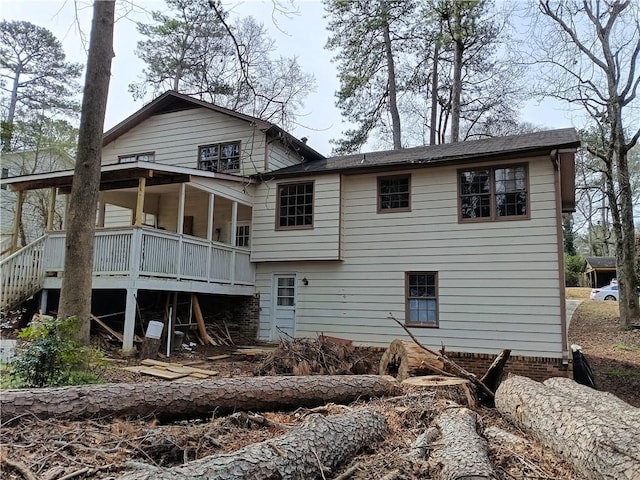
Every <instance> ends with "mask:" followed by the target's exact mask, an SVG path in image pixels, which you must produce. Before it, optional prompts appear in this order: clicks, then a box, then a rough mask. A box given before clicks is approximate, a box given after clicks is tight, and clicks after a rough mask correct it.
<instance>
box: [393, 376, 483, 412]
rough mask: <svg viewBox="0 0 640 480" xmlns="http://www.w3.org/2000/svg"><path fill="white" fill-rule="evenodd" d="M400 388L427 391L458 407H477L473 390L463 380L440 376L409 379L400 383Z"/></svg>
mask: <svg viewBox="0 0 640 480" xmlns="http://www.w3.org/2000/svg"><path fill="white" fill-rule="evenodd" d="M402 386H403V387H409V388H410V389H411V390H418V389H420V390H428V391H431V392H434V393H435V395H436V398H446V399H447V400H451V401H453V402H455V403H457V404H459V405H463V406H468V407H475V406H477V405H478V399H477V397H476V395H475V388H474V387H473V385H472V384H471V382H470V381H469V380H466V379H464V378H458V377H444V376H442V375H427V376H424V377H410V378H407V379H406V380H403V381H402Z"/></svg>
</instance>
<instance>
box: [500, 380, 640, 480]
mask: <svg viewBox="0 0 640 480" xmlns="http://www.w3.org/2000/svg"><path fill="white" fill-rule="evenodd" d="M495 403H496V408H497V409H498V411H499V412H500V413H501V414H503V415H504V416H506V417H507V418H508V419H509V420H511V421H512V422H513V423H515V424H516V425H517V426H518V427H520V428H521V429H523V430H525V431H527V432H529V433H530V434H531V435H532V436H533V437H535V438H536V439H538V440H539V441H540V442H541V443H543V444H544V445H545V446H547V447H548V448H550V449H552V450H553V451H554V452H555V453H557V454H558V455H560V456H561V457H563V458H564V459H565V460H567V461H568V462H569V463H570V464H572V465H573V466H574V467H575V468H576V470H578V471H580V472H581V473H582V474H583V475H584V476H585V477H586V478H589V479H594V480H601V479H606V480H633V479H638V478H640V455H639V453H640V451H639V448H638V445H640V430H638V428H637V425H636V426H635V427H632V426H630V425H628V424H626V423H622V422H620V421H616V419H615V417H613V416H611V415H605V414H602V413H601V412H597V411H594V409H593V408H592V407H590V406H587V405H586V404H584V403H582V402H580V401H578V400H574V399H572V398H571V397H569V396H565V395H563V394H562V393H559V392H556V391H555V390H554V389H552V388H550V387H547V386H545V385H544V384H542V383H538V382H536V381H534V380H531V379H529V378H526V377H520V376H511V377H509V378H507V379H506V380H504V381H503V382H502V383H501V384H500V386H499V387H498V390H497V391H496V396H495Z"/></svg>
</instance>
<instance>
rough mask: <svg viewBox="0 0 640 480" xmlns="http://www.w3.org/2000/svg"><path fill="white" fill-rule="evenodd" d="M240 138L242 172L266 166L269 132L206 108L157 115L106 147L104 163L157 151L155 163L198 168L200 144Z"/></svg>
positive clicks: (250, 171)
mask: <svg viewBox="0 0 640 480" xmlns="http://www.w3.org/2000/svg"><path fill="white" fill-rule="evenodd" d="M232 141H240V142H241V143H240V154H241V170H240V171H239V172H236V173H238V174H241V175H250V174H253V173H256V172H258V171H262V170H263V169H264V145H265V134H264V133H263V132H261V131H260V130H258V129H257V128H254V127H252V126H251V125H250V124H249V123H248V122H246V121H243V120H240V119H237V118H233V117H230V116H229V115H224V114H222V113H218V112H213V111H211V110H208V109H205V108H197V109H191V110H183V111H179V112H171V113H163V114H158V115H153V116H151V117H149V118H148V119H147V120H145V121H144V122H142V123H141V124H140V125H137V126H136V127H134V128H132V129H131V130H129V131H128V132H126V133H125V134H123V135H121V136H120V137H118V138H117V139H115V140H114V141H112V142H111V143H109V144H108V145H105V146H104V148H103V149H102V164H103V165H109V164H114V163H118V156H121V155H130V154H136V153H144V152H155V163H158V164H163V165H174V166H180V167H188V168H197V166H198V146H200V145H208V144H212V143H220V142H232Z"/></svg>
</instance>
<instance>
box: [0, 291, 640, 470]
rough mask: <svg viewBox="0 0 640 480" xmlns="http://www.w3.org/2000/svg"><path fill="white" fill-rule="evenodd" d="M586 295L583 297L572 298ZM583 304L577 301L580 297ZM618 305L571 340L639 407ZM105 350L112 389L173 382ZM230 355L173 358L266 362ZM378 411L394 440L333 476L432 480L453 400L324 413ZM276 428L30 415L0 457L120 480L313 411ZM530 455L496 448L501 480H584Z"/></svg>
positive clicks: (594, 307)
mask: <svg viewBox="0 0 640 480" xmlns="http://www.w3.org/2000/svg"><path fill="white" fill-rule="evenodd" d="M569 295H570V296H574V295H575V296H578V297H580V296H584V292H579V291H576V292H570V294H569ZM574 298H575V297H574ZM616 308H617V305H616V304H614V303H609V302H606V303H605V302H592V301H589V300H586V301H585V302H584V303H583V304H582V305H581V306H580V307H579V308H578V310H577V311H576V313H575V316H574V318H573V320H572V322H571V328H570V331H569V338H570V341H571V342H573V343H579V344H580V345H581V346H582V347H583V351H584V353H585V355H586V357H587V359H588V361H589V363H590V364H591V367H592V369H593V370H594V373H595V376H596V382H597V384H598V387H599V388H600V389H602V390H607V391H611V392H612V393H614V394H616V395H618V396H620V397H621V398H623V399H624V400H626V401H627V402H629V403H631V404H633V405H636V406H640V331H638V330H636V331H632V332H620V331H618V330H617V328H616V316H617V310H616ZM99 342H100V344H101V346H102V347H103V348H106V349H107V350H109V349H111V351H112V354H110V355H109V359H108V366H107V367H106V368H104V369H102V370H101V375H102V377H103V378H104V380H105V381H106V382H132V383H141V382H158V381H166V380H162V379H159V378H156V377H152V376H146V375H142V374H140V373H134V372H129V371H125V370H122V369H121V368H119V367H123V366H127V365H134V364H136V363H138V362H137V360H136V359H132V358H122V357H119V356H118V355H117V353H116V349H115V347H116V345H117V344H116V342H113V343H111V344H108V342H106V340H105V338H104V337H103V336H102V337H100V339H99ZM225 353H227V354H228V353H230V349H226V348H216V347H202V346H197V347H195V348H194V350H193V351H181V352H177V353H174V354H173V355H172V356H171V358H170V359H167V360H166V361H171V362H178V363H182V364H191V365H194V366H197V367H198V368H204V369H210V370H215V371H217V372H218V377H221V378H223V377H236V376H252V375H254V374H255V373H256V372H257V371H258V370H259V367H260V363H261V361H262V360H263V359H264V357H262V356H241V355H231V356H230V357H228V358H224V359H220V360H216V361H210V360H208V359H207V357H210V356H214V355H221V354H225ZM365 405H366V406H372V407H374V408H376V409H379V410H380V411H382V412H384V414H385V415H386V417H387V419H388V423H389V428H390V433H389V434H388V435H387V436H386V438H385V439H384V440H383V441H382V442H381V443H379V444H378V445H369V446H367V447H366V448H365V449H364V451H362V452H361V453H360V454H359V455H358V456H357V457H355V458H353V459H352V460H351V461H349V462H347V463H346V464H344V465H342V466H341V468H340V469H338V470H336V471H334V472H331V473H327V474H326V475H325V478H326V479H332V478H336V477H337V476H338V475H340V473H342V472H345V471H346V470H347V469H349V468H352V469H353V473H352V474H351V475H350V476H349V477H348V478H351V479H357V480H364V479H381V478H383V477H384V476H385V475H390V474H393V476H389V477H388V478H395V479H396V480H400V479H405V480H413V479H418V478H430V477H429V476H428V474H427V473H426V472H427V470H426V467H425V464H424V463H422V462H418V463H409V462H407V461H406V460H404V459H403V454H404V453H406V452H407V451H408V448H409V447H410V446H411V444H412V443H413V441H415V439H416V438H417V436H418V435H420V434H421V433H423V432H424V431H425V429H426V428H427V427H428V426H429V424H430V423H431V421H432V420H433V418H434V417H435V416H436V415H437V414H438V412H439V411H441V410H442V409H443V408H446V400H444V399H443V398H436V397H435V396H434V395H433V394H432V393H427V394H421V395H417V394H415V393H414V394H409V395H405V396H401V397H395V398H392V399H378V400H373V401H369V402H356V403H354V404H352V405H349V406H339V405H328V406H327V408H326V410H325V411H324V412H323V414H335V413H343V412H344V411H345V410H346V409H352V408H358V407H360V406H365ZM476 411H477V413H478V414H479V418H480V420H479V421H480V425H481V428H480V430H481V431H482V429H484V428H486V427H488V426H500V427H502V428H504V429H505V430H507V431H510V432H512V433H515V434H518V435H521V436H524V437H526V435H524V434H523V433H522V432H520V431H518V430H517V429H516V428H515V427H513V426H512V425H510V424H509V423H508V422H507V421H505V420H504V419H503V418H502V417H501V416H500V415H499V414H498V413H497V412H496V411H495V410H493V409H489V408H486V407H478V408H477V410H476ZM261 413H262V415H264V417H265V418H266V419H267V420H269V422H268V424H267V425H264V424H258V423H255V422H250V421H247V418H246V417H243V416H242V415H239V414H234V415H228V416H216V415H215V414H213V415H211V416H210V417H209V418H206V419H200V420H193V421H181V422H174V423H170V424H161V423H159V422H158V421H157V420H156V419H154V418H152V417H149V418H141V419H100V418H96V419H92V420H89V421H61V420H55V419H50V420H46V421H42V420H38V419H36V418H30V417H22V418H17V419H6V418H2V422H3V424H2V426H1V428H0V457H1V458H2V459H8V460H9V461H10V462H11V463H13V464H16V463H18V464H19V467H9V466H8V464H7V462H4V461H3V463H2V465H1V475H0V476H1V477H2V478H7V479H11V480H13V479H21V478H26V477H25V476H24V475H23V474H20V473H19V470H20V469H24V470H23V471H26V470H28V471H29V472H31V473H32V474H33V478H37V479H38V480H56V479H58V480H60V479H62V478H64V479H65V480H70V479H73V478H77V479H86V478H97V479H111V478H117V477H119V476H120V475H122V474H124V473H125V472H126V471H128V470H129V469H130V467H131V465H132V463H131V462H143V463H146V464H152V465H157V466H163V467H170V466H174V465H179V464H182V463H184V462H188V461H192V460H195V459H199V458H203V457H206V456H209V455H214V454H220V453H226V452H231V451H234V450H237V449H239V448H242V447H243V446H246V445H249V444H251V443H255V442H259V441H264V440H267V439H270V438H274V437H276V436H278V435H282V434H284V433H286V431H287V427H289V426H295V425H297V424H300V423H301V422H302V421H303V419H304V418H305V417H306V415H307V414H309V413H310V410H308V409H304V408H301V409H297V410H295V411H293V412H291V411H289V412H261ZM528 440H529V442H530V443H529V444H527V445H525V446H522V447H511V448H505V447H500V446H499V444H496V443H494V442H490V444H489V455H490V458H491V460H492V462H493V464H494V465H495V467H496V470H497V475H498V478H499V479H500V480H512V479H537V480H552V479H553V480H555V479H566V480H571V479H575V480H583V477H581V476H580V475H578V474H577V473H576V472H575V471H574V470H573V469H572V468H571V467H570V466H569V465H568V464H567V463H566V462H563V461H562V460H561V459H560V458H559V457H557V456H556V455H554V454H553V453H551V452H550V451H549V450H548V449H546V448H545V447H544V446H543V445H540V444H538V443H536V442H535V441H533V440H532V439H530V438H529V439H528Z"/></svg>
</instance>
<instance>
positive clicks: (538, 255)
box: [251, 129, 578, 375]
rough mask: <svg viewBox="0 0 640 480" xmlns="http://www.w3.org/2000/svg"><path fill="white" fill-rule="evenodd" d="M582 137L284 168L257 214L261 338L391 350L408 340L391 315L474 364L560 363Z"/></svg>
mask: <svg viewBox="0 0 640 480" xmlns="http://www.w3.org/2000/svg"><path fill="white" fill-rule="evenodd" d="M577 145H578V140H577V137H576V135H575V132H574V131H573V130H571V129H569V130H561V131H555V132H541V133H537V134H532V135H524V136H518V137H512V138H509V137H507V138H506V139H490V140H484V141H477V142H465V143H464V144H456V145H443V146H438V147H420V148H417V149H407V150H403V151H396V152H379V153H374V154H364V155H356V156H350V157H338V158H334V159H328V160H326V161H323V162H316V163H315V164H314V165H312V166H309V165H307V166H306V167H305V166H304V164H303V165H301V166H295V167H290V168H287V169H283V170H280V171H277V172H275V173H274V175H272V176H271V178H270V179H268V180H266V181H264V182H263V183H261V184H260V185H258V186H257V187H256V197H255V201H254V210H253V223H252V225H253V232H252V233H253V238H252V257H251V258H252V261H253V262H256V264H257V270H256V290H257V292H258V293H259V295H260V306H261V314H260V328H259V336H260V338H261V339H264V340H274V339H277V338H279V337H281V336H283V335H290V336H295V337H313V336H316V335H318V334H321V333H323V334H325V335H332V336H338V337H343V338H348V339H351V340H353V341H354V342H355V343H356V344H360V345H371V346H379V347H386V346H388V344H389V342H390V341H391V340H392V339H394V338H396V337H404V336H406V333H405V332H403V331H402V329H401V328H400V327H399V326H397V325H396V324H395V323H394V322H393V321H392V320H391V319H390V318H389V317H390V316H393V317H395V318H397V319H399V320H400V321H402V322H404V324H405V325H406V326H407V327H409V328H410V329H411V331H412V333H414V334H415V335H416V336H417V337H418V338H419V339H420V341H422V342H424V343H425V344H427V345H431V346H432V347H436V348H439V347H440V346H441V345H443V346H444V348H445V349H446V351H447V352H448V354H449V355H451V356H453V357H456V356H457V357H459V358H460V361H461V362H462V363H463V364H464V363H467V364H468V365H470V366H472V367H480V366H484V365H485V364H488V362H489V361H490V359H491V358H492V356H493V355H494V354H495V353H497V352H498V351H500V350H502V349H505V348H508V349H511V350H512V354H513V355H514V356H515V361H516V363H518V362H520V363H521V364H522V369H523V370H524V371H526V369H527V368H528V369H534V370H538V371H539V372H540V373H542V374H543V375H544V373H543V372H548V373H556V374H557V372H558V371H562V370H564V369H565V368H566V367H565V366H566V364H567V363H568V353H567V345H566V343H567V341H566V333H565V307H564V281H563V274H562V272H563V269H562V246H561V245H562V243H561V235H562V234H561V225H560V220H561V218H560V217H561V215H560V214H561V211H562V210H571V209H572V208H573V152H574V151H575V148H576V147H577ZM562 187H564V189H563V188H562Z"/></svg>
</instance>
